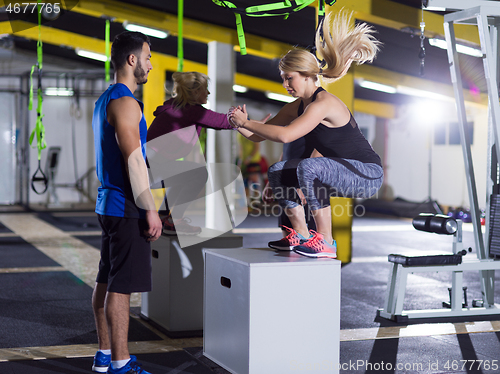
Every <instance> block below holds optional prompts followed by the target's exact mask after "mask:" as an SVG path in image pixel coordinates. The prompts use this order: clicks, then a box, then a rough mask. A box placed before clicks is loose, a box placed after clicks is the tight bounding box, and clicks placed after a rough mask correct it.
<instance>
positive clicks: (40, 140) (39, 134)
mask: <svg viewBox="0 0 500 374" xmlns="http://www.w3.org/2000/svg"><path fill="white" fill-rule="evenodd" d="M37 8H38V42H37V48H36V54H37V63H36V65H33V66H32V67H31V74H30V94H29V104H28V105H29V107H28V109H29V110H32V109H33V72H34V71H35V67H36V68H37V70H38V90H37V96H38V106H37V109H36V125H35V129H34V130H33V132H32V133H31V136H30V138H29V144H30V145H32V144H33V140H34V138H35V135H36V142H37V148H38V169H37V170H36V171H35V174H33V177H32V178H31V187H32V188H33V191H35V192H36V193H37V194H39V195H41V194H43V193H44V192H45V191H46V190H47V187H48V179H47V176H46V175H45V174H44V173H43V171H42V168H41V158H42V149H45V148H47V143H46V142H45V127H44V126H43V123H42V118H43V114H42V103H43V91H42V67H43V61H42V56H43V51H42V26H41V25H42V12H41V8H40V0H37ZM38 174H40V176H37V175H38ZM34 182H43V183H44V185H45V186H44V189H43V190H42V191H38V190H37V189H36V188H35V184H34Z"/></svg>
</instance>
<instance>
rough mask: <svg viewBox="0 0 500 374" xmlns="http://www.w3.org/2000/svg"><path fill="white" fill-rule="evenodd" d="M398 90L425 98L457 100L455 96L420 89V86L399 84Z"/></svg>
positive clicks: (404, 93) (401, 92)
mask: <svg viewBox="0 0 500 374" xmlns="http://www.w3.org/2000/svg"><path fill="white" fill-rule="evenodd" d="M397 92H398V93H400V94H403V95H411V96H417V97H422V98H424V99H434V100H442V101H453V102H454V101H455V98H454V97H451V96H447V95H443V94H438V93H435V92H431V91H427V90H420V89H418V88H413V87H407V86H397Z"/></svg>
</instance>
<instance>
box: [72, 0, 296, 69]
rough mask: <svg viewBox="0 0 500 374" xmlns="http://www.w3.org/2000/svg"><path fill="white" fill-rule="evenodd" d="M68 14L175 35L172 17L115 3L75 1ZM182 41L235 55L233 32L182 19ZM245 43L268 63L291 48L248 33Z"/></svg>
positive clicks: (109, 0)
mask: <svg viewBox="0 0 500 374" xmlns="http://www.w3.org/2000/svg"><path fill="white" fill-rule="evenodd" d="M214 6H215V5H214ZM71 11H73V12H78V13H82V14H85V15H88V16H92V17H97V18H100V17H111V18H112V19H113V21H114V22H119V23H123V22H124V21H128V22H130V23H137V24H140V25H144V26H149V27H152V28H156V29H160V30H164V31H167V32H169V33H170V34H172V35H177V27H178V19H177V16H176V15H173V14H170V13H165V12H160V11H157V10H152V9H148V8H144V7H140V6H136V5H132V4H126V3H123V2H119V1H113V0H79V1H78V4H77V5H76V6H75V7H74V8H72V9H71ZM183 37H184V38H186V39H190V40H194V41H197V42H200V43H205V44H208V43H209V42H211V41H218V42H221V43H226V44H232V45H234V46H235V49H236V50H238V51H239V43H238V36H237V34H236V30H233V29H231V28H228V27H223V26H217V25H213V24H210V23H206V22H201V21H195V20H192V19H189V18H184V20H183ZM245 39H246V46H247V52H248V53H249V54H251V55H256V56H259V57H264V58H270V59H272V58H276V57H279V56H282V55H284V54H285V53H286V52H287V51H288V50H289V49H290V47H291V46H290V45H289V44H287V43H282V42H278V41H276V40H272V39H268V38H263V37H259V36H255V35H252V34H250V33H245Z"/></svg>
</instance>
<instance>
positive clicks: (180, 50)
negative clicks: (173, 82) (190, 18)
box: [177, 0, 184, 71]
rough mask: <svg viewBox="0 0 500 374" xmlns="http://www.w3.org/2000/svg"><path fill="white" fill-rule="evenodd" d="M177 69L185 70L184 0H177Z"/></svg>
mask: <svg viewBox="0 0 500 374" xmlns="http://www.w3.org/2000/svg"><path fill="white" fill-rule="evenodd" d="M177 22H178V24H177V71H183V70H184V43H183V30H182V26H183V23H184V0H178V2H177Z"/></svg>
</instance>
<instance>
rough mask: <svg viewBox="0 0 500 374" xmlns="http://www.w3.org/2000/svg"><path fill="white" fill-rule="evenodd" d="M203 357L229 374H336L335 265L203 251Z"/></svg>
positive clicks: (267, 253)
mask: <svg viewBox="0 0 500 374" xmlns="http://www.w3.org/2000/svg"><path fill="white" fill-rule="evenodd" d="M204 252H205V295H204V335H203V354H204V355H205V356H206V357H207V358H209V359H210V360H212V361H214V362H215V363H217V364H218V365H220V366H222V367H224V368H225V369H226V370H229V371H230V372H231V373H236V374H281V373H283V374H289V373H301V372H303V373H312V372H314V373H316V372H321V373H338V368H339V366H338V365H339V355H340V265H341V262H340V261H338V260H332V259H314V258H307V257H304V256H301V255H298V254H296V253H294V252H291V253H288V252H274V251H271V250H267V249H248V248H232V249H206V250H205V251H204Z"/></svg>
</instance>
